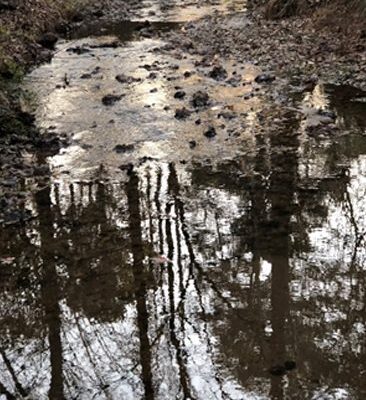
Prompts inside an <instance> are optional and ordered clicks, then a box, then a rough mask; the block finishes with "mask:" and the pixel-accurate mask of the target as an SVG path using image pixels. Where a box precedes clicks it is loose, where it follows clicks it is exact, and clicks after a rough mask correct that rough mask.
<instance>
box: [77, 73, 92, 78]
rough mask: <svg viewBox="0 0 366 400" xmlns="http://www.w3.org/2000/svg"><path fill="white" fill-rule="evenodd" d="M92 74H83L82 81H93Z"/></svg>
mask: <svg viewBox="0 0 366 400" xmlns="http://www.w3.org/2000/svg"><path fill="white" fill-rule="evenodd" d="M91 77H92V74H83V75H81V76H80V79H91Z"/></svg>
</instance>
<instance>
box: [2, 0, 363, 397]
mask: <svg viewBox="0 0 366 400" xmlns="http://www.w3.org/2000/svg"><path fill="white" fill-rule="evenodd" d="M145 3H146V5H145V8H142V10H140V11H139V14H138V15H137V17H136V20H134V22H131V21H129V22H120V23H113V24H103V23H99V24H95V25H90V26H83V27H82V28H81V29H80V30H79V31H78V32H74V33H73V35H72V37H70V38H69V39H68V40H64V41H61V42H60V43H59V44H58V48H57V52H56V54H55V56H54V58H53V60H52V61H51V62H50V63H49V64H47V65H43V66H40V67H39V68H37V69H36V70H34V71H33V72H32V73H31V74H30V75H29V76H28V77H27V81H26V83H25V84H26V86H27V87H28V88H29V90H31V91H32V92H36V93H37V111H36V115H37V125H38V126H39V128H40V129H41V130H44V131H53V132H55V133H57V134H58V135H62V136H65V137H67V139H68V141H69V143H70V144H69V146H67V147H65V148H64V149H62V150H61V151H60V153H59V154H56V155H53V156H50V157H49V158H48V159H47V161H48V165H49V173H48V174H47V176H46V177H43V178H42V179H37V178H32V179H26V180H25V181H24V185H23V192H24V196H25V197H26V199H27V200H26V208H27V209H28V210H29V211H30V212H31V213H32V215H33V219H32V220H31V221H30V222H28V223H27V224H25V225H23V226H21V227H6V228H0V278H1V279H0V333H1V336H0V398H1V399H2V398H4V399H21V398H29V399H37V400H38V399H47V398H50V399H64V398H65V399H85V400H90V399H123V400H137V399H157V400H173V399H185V400H188V399H200V400H211V399H237V400H239V399H243V400H244V399H245V400H254V399H256V400H258V399H273V400H274V399H312V400H315V399H319V400H320V399H322V400H323V399H326V400H328V399H329V400H330V399H332V400H333V399H337V400H343V399H344V400H345V399H360V400H361V399H364V398H365V397H366V379H365V373H366V346H365V337H366V336H365V335H366V314H365V306H366V300H365V299H366V292H365V281H366V270H365V265H366V263H365V261H366V252H365V234H366V200H365V199H366V136H365V135H366V102H365V99H366V93H362V92H360V91H357V90H355V89H353V88H349V87H336V86H331V85H327V84H326V83H319V84H317V85H316V86H314V87H312V88H311V89H303V90H299V88H298V87H296V85H294V84H290V83H288V85H287V86H288V90H287V91H286V93H285V94H283V95H286V96H290V97H291V98H292V99H293V106H292V107H284V106H283V107H282V106H281V103H280V102H278V101H273V103H271V102H270V100H268V97H266V96H265V94H264V91H263V88H262V85H260V84H256V83H255V81H254V79H255V77H256V76H257V75H258V74H260V73H261V71H260V69H259V68H258V67H256V66H254V65H249V64H245V63H242V64H241V63H237V62H235V61H234V60H214V61H211V63H205V62H202V57H198V56H196V55H192V54H191V53H190V52H189V51H188V50H187V51H184V43H182V48H183V51H182V50H181V49H180V50H179V51H177V49H172V48H170V47H169V46H167V44H166V42H165V41H164V36H166V35H169V32H170V30H172V29H174V30H179V29H184V26H183V23H184V22H187V21H190V20H192V19H195V18H201V17H204V16H205V15H208V14H211V13H214V12H228V13H230V12H241V13H244V11H245V8H244V6H245V4H244V3H245V2H243V1H220V2H219V1H217V2H215V4H209V2H207V4H208V5H207V6H205V7H200V8H198V7H196V6H195V4H194V2H191V4H189V5H188V6H184V5H183V6H181V5H180V3H179V2H173V3H169V4H170V7H169V8H168V9H164V8H163V9H161V7H159V2H158V1H149V2H145ZM146 19H149V20H150V21H153V22H152V23H151V24H146V25H143V24H142V25H141V22H136V21H144V20H146ZM141 29H145V30H146V29H147V30H146V32H145V33H144V34H142V35H141V34H140V33H139V32H140V30H141ZM218 65H220V66H222V67H223V68H224V69H225V71H226V73H227V76H226V77H225V78H224V79H222V80H217V79H214V78H212V76H211V72H212V70H213V69H214V68H215V67H216V66H218ZM118 76H119V79H116V77H118ZM198 90H201V91H203V92H207V93H208V95H209V102H208V104H207V105H205V106H204V107H201V108H195V107H193V106H192V104H191V100H192V97H193V95H194V93H196V92H197V91H198ZM182 91H183V92H184V93H185V95H184V96H183V97H182V98H177V97H180V96H177V95H176V93H177V92H182ZM108 99H109V100H108ZM183 107H186V108H187V109H189V110H190V115H188V116H187V117H186V118H185V119H177V118H175V113H176V110H177V109H181V108H183ZM319 110H326V112H323V113H319ZM327 118H332V119H334V123H332V125H331V126H332V128H331V129H328V130H327V129H324V128H323V127H324V126H325V124H326V123H327V122H328V121H326V119H327ZM208 131H210V132H211V133H212V132H215V134H216V135H207V132H208ZM205 134H206V135H205ZM207 136H212V137H207ZM39 157H40V159H41V158H42V157H43V155H42V154H40V155H39Z"/></svg>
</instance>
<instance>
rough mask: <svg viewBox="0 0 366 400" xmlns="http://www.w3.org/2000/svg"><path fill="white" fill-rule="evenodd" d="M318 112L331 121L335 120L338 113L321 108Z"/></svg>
mask: <svg viewBox="0 0 366 400" xmlns="http://www.w3.org/2000/svg"><path fill="white" fill-rule="evenodd" d="M317 114H318V115H320V116H322V117H324V118H327V119H329V120H331V121H335V120H336V119H337V114H336V113H335V112H333V111H331V110H323V109H319V110H318V112H317Z"/></svg>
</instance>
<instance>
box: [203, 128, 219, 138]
mask: <svg viewBox="0 0 366 400" xmlns="http://www.w3.org/2000/svg"><path fill="white" fill-rule="evenodd" d="M204 135H205V136H206V137H207V138H209V139H212V138H214V137H215V136H216V129H215V128H214V127H213V126H210V127H209V128H208V129H207V131H206V132H205V133H204Z"/></svg>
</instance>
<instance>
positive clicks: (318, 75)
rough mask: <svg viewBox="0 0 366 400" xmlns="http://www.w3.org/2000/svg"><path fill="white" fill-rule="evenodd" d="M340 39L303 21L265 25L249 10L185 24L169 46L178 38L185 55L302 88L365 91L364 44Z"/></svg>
mask: <svg viewBox="0 0 366 400" xmlns="http://www.w3.org/2000/svg"><path fill="white" fill-rule="evenodd" d="M345 34H346V33H345V32H343V33H342V32H339V34H337V35H336V34H334V32H331V30H330V29H329V30H327V29H321V28H319V27H318V28H315V27H314V23H313V21H312V19H311V17H309V16H307V17H294V18H289V19H282V20H276V21H270V20H267V19H265V18H264V16H263V14H262V13H261V12H259V11H258V10H257V11H253V10H251V11H250V12H247V13H245V14H244V13H243V14H241V15H240V14H232V15H225V16H222V15H215V16H210V17H207V18H204V19H202V20H200V21H197V22H195V23H190V24H187V26H186V29H185V31H184V33H182V32H176V33H175V34H174V37H172V39H171V43H172V45H173V47H175V48H177V49H179V47H180V46H181V43H182V36H183V38H184V40H185V41H186V42H187V41H188V42H189V51H190V52H191V53H196V54H200V55H201V56H202V57H204V58H210V57H211V59H212V58H213V57H216V58H217V57H226V58H227V57H230V58H232V57H234V58H235V59H237V60H238V61H240V62H249V63H253V64H255V65H258V66H260V67H261V68H262V69H264V70H266V71H270V72H272V73H274V74H275V75H276V76H277V77H279V78H285V79H287V80H296V81H299V82H302V83H303V84H304V85H309V84H311V82H318V81H324V82H328V83H334V84H347V85H352V86H356V87H359V88H361V89H365V87H366V56H365V49H366V38H365V37H360V38H359V40H357V41H349V40H347V37H345ZM345 43H346V44H345Z"/></svg>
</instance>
